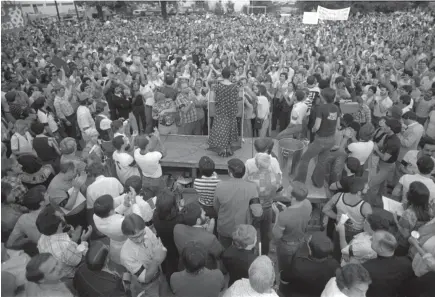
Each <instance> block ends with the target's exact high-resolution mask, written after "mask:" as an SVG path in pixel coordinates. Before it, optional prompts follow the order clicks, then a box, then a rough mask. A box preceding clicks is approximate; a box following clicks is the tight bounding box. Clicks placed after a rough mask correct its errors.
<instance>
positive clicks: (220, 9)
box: [214, 0, 225, 15]
mask: <svg viewBox="0 0 435 297" xmlns="http://www.w3.org/2000/svg"><path fill="white" fill-rule="evenodd" d="M214 13H215V14H217V15H223V14H224V13H225V10H224V6H223V5H222V1H221V0H219V1H218V2H216V5H215V7H214Z"/></svg>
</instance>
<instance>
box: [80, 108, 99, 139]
mask: <svg viewBox="0 0 435 297" xmlns="http://www.w3.org/2000/svg"><path fill="white" fill-rule="evenodd" d="M77 124H78V125H79V128H80V131H82V132H83V131H85V130H86V129H88V128H94V127H95V122H94V119H93V118H92V115H91V112H90V110H89V108H87V107H86V106H83V105H80V106H79V107H78V108H77Z"/></svg>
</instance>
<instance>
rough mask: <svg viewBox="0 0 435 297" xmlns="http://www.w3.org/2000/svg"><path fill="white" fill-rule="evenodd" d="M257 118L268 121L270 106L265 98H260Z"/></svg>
mask: <svg viewBox="0 0 435 297" xmlns="http://www.w3.org/2000/svg"><path fill="white" fill-rule="evenodd" d="M257 99H258V106H257V117H258V118H260V119H266V118H267V116H268V115H269V109H270V104H269V100H267V98H266V97H264V96H258V97H257Z"/></svg>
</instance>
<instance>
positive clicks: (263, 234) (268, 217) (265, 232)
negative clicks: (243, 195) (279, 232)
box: [260, 207, 273, 255]
mask: <svg viewBox="0 0 435 297" xmlns="http://www.w3.org/2000/svg"><path fill="white" fill-rule="evenodd" d="M272 220H273V211H272V207H269V208H263V216H262V217H261V220H260V240H261V254H262V255H268V254H269V249H270V239H271V233H272Z"/></svg>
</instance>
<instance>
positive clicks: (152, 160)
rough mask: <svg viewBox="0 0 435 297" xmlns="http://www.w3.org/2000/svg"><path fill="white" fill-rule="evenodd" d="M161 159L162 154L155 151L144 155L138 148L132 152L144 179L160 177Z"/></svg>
mask: <svg viewBox="0 0 435 297" xmlns="http://www.w3.org/2000/svg"><path fill="white" fill-rule="evenodd" d="M162 157H163V155H162V153H161V152H157V151H155V152H148V153H146V154H145V155H142V154H141V153H140V149H139V148H137V149H136V150H135V151H134V159H135V161H136V163H137V165H138V166H139V168H140V169H141V170H142V174H143V175H144V176H146V177H151V178H159V177H161V176H162V166H160V160H161V159H162Z"/></svg>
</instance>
